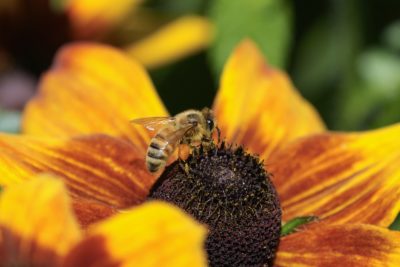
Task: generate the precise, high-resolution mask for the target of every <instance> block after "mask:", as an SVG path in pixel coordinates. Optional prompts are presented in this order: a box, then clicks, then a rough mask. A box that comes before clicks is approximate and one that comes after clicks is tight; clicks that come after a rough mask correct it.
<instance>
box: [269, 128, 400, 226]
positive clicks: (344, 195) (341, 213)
mask: <svg viewBox="0 0 400 267" xmlns="http://www.w3.org/2000/svg"><path fill="white" fill-rule="evenodd" d="M399 136H400V124H397V125H394V126H391V127H387V128H383V129H380V130H375V131H370V132H365V133H350V134H342V133H326V134H320V135H316V136H311V137H309V138H305V139H302V140H299V141H297V142H295V143H293V144H291V145H289V146H287V147H286V148H285V149H283V150H282V151H280V152H278V153H276V154H274V155H272V157H271V158H270V159H269V160H268V161H267V168H268V169H269V171H270V172H271V173H273V175H274V184H275V186H276V188H277V191H278V194H279V197H280V199H281V204H282V208H283V217H284V220H287V219H290V218H293V217H296V216H301V215H317V216H320V217H321V218H323V219H324V220H326V221H327V222H335V223H338V222H340V223H345V222H352V223H368V224H376V225H379V226H388V225H390V224H391V223H392V222H393V220H394V218H395V217H396V215H397V214H398V213H399V211H400V202H399V201H398V200H399V198H400V168H399V166H400V139H399Z"/></svg>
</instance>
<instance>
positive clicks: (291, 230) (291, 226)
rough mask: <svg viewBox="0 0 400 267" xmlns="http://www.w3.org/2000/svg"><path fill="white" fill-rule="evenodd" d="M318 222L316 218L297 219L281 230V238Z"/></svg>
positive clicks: (287, 223) (286, 224)
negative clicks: (301, 227)
mask: <svg viewBox="0 0 400 267" xmlns="http://www.w3.org/2000/svg"><path fill="white" fill-rule="evenodd" d="M317 220H318V217H316V216H304V217H297V218H294V219H292V220H290V221H288V222H286V223H285V224H284V225H283V226H282V229H281V236H285V235H289V234H292V233H294V232H296V231H297V230H298V229H299V227H300V226H303V225H306V224H308V223H312V222H315V221H317Z"/></svg>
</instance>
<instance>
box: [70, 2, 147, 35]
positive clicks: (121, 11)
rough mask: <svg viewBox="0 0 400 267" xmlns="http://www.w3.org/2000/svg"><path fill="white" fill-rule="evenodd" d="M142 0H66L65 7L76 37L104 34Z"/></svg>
mask: <svg viewBox="0 0 400 267" xmlns="http://www.w3.org/2000/svg"><path fill="white" fill-rule="evenodd" d="M140 2H142V0H118V1H109V0H96V1H93V0H68V1H66V3H65V7H64V8H65V9H66V11H67V13H68V16H69V19H70V22H71V24H72V28H73V33H74V35H75V37H77V38H93V37H98V36H102V35H104V34H105V33H106V32H107V31H108V30H109V29H110V28H112V27H113V26H115V25H116V24H118V23H119V22H121V21H122V20H123V19H124V18H125V17H126V16H127V15H128V14H129V12H130V11H131V10H132V9H133V8H134V7H135V6H137V5H138V4H139V3H140Z"/></svg>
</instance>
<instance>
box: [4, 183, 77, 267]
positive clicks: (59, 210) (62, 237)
mask: <svg viewBox="0 0 400 267" xmlns="http://www.w3.org/2000/svg"><path fill="white" fill-rule="evenodd" d="M0 231H1V236H0V240H1V245H0V250H1V252H0V255H3V257H4V258H1V259H0V261H2V262H1V264H0V265H1V266H38V267H39V266H56V264H57V263H59V262H60V261H61V257H63V256H64V255H65V254H66V253H67V252H68V251H69V250H70V248H71V247H72V246H74V245H75V244H76V243H77V242H78V241H79V240H80V238H81V233H80V230H79V226H78V224H77V222H76V220H75V218H74V216H73V211H72V209H71V206H70V200H69V198H68V196H67V192H66V189H65V187H64V185H63V183H62V181H61V180H59V179H56V178H55V177H47V176H43V177H38V178H36V179H33V180H31V181H29V182H25V183H23V184H20V185H14V186H10V187H8V188H6V189H5V191H4V192H3V193H2V194H1V198H0Z"/></svg>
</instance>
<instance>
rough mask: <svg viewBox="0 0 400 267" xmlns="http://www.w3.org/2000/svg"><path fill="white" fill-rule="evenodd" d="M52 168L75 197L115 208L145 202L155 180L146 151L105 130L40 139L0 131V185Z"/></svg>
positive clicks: (52, 171) (51, 171)
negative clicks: (87, 134)
mask: <svg viewBox="0 0 400 267" xmlns="http://www.w3.org/2000/svg"><path fill="white" fill-rule="evenodd" d="M41 172H50V173H54V174H56V175H58V176H60V177H61V178H62V179H64V181H65V183H66V185H67V187H68V189H69V191H70V192H71V194H72V196H74V197H80V198H84V199H89V200H91V201H97V202H99V203H101V204H104V205H108V206H111V207H116V208H124V207H128V206H131V205H134V204H137V203H140V202H142V201H143V200H144V199H145V198H146V196H147V193H148V191H149V188H150V187H151V185H152V184H153V182H154V180H155V177H154V176H152V175H150V174H149V173H148V172H147V170H146V167H145V164H144V156H143V155H140V153H138V151H137V149H135V147H134V146H132V144H130V143H129V142H126V141H123V140H121V139H117V138H112V137H109V136H105V135H92V136H86V137H85V136H84V137H79V138H73V139H62V140H61V139H46V141H43V139H37V138H34V137H26V136H25V137H19V136H11V135H0V184H1V185H8V184H12V183H15V182H18V181H21V180H25V179H29V177H30V176H31V175H32V174H35V173H41Z"/></svg>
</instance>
